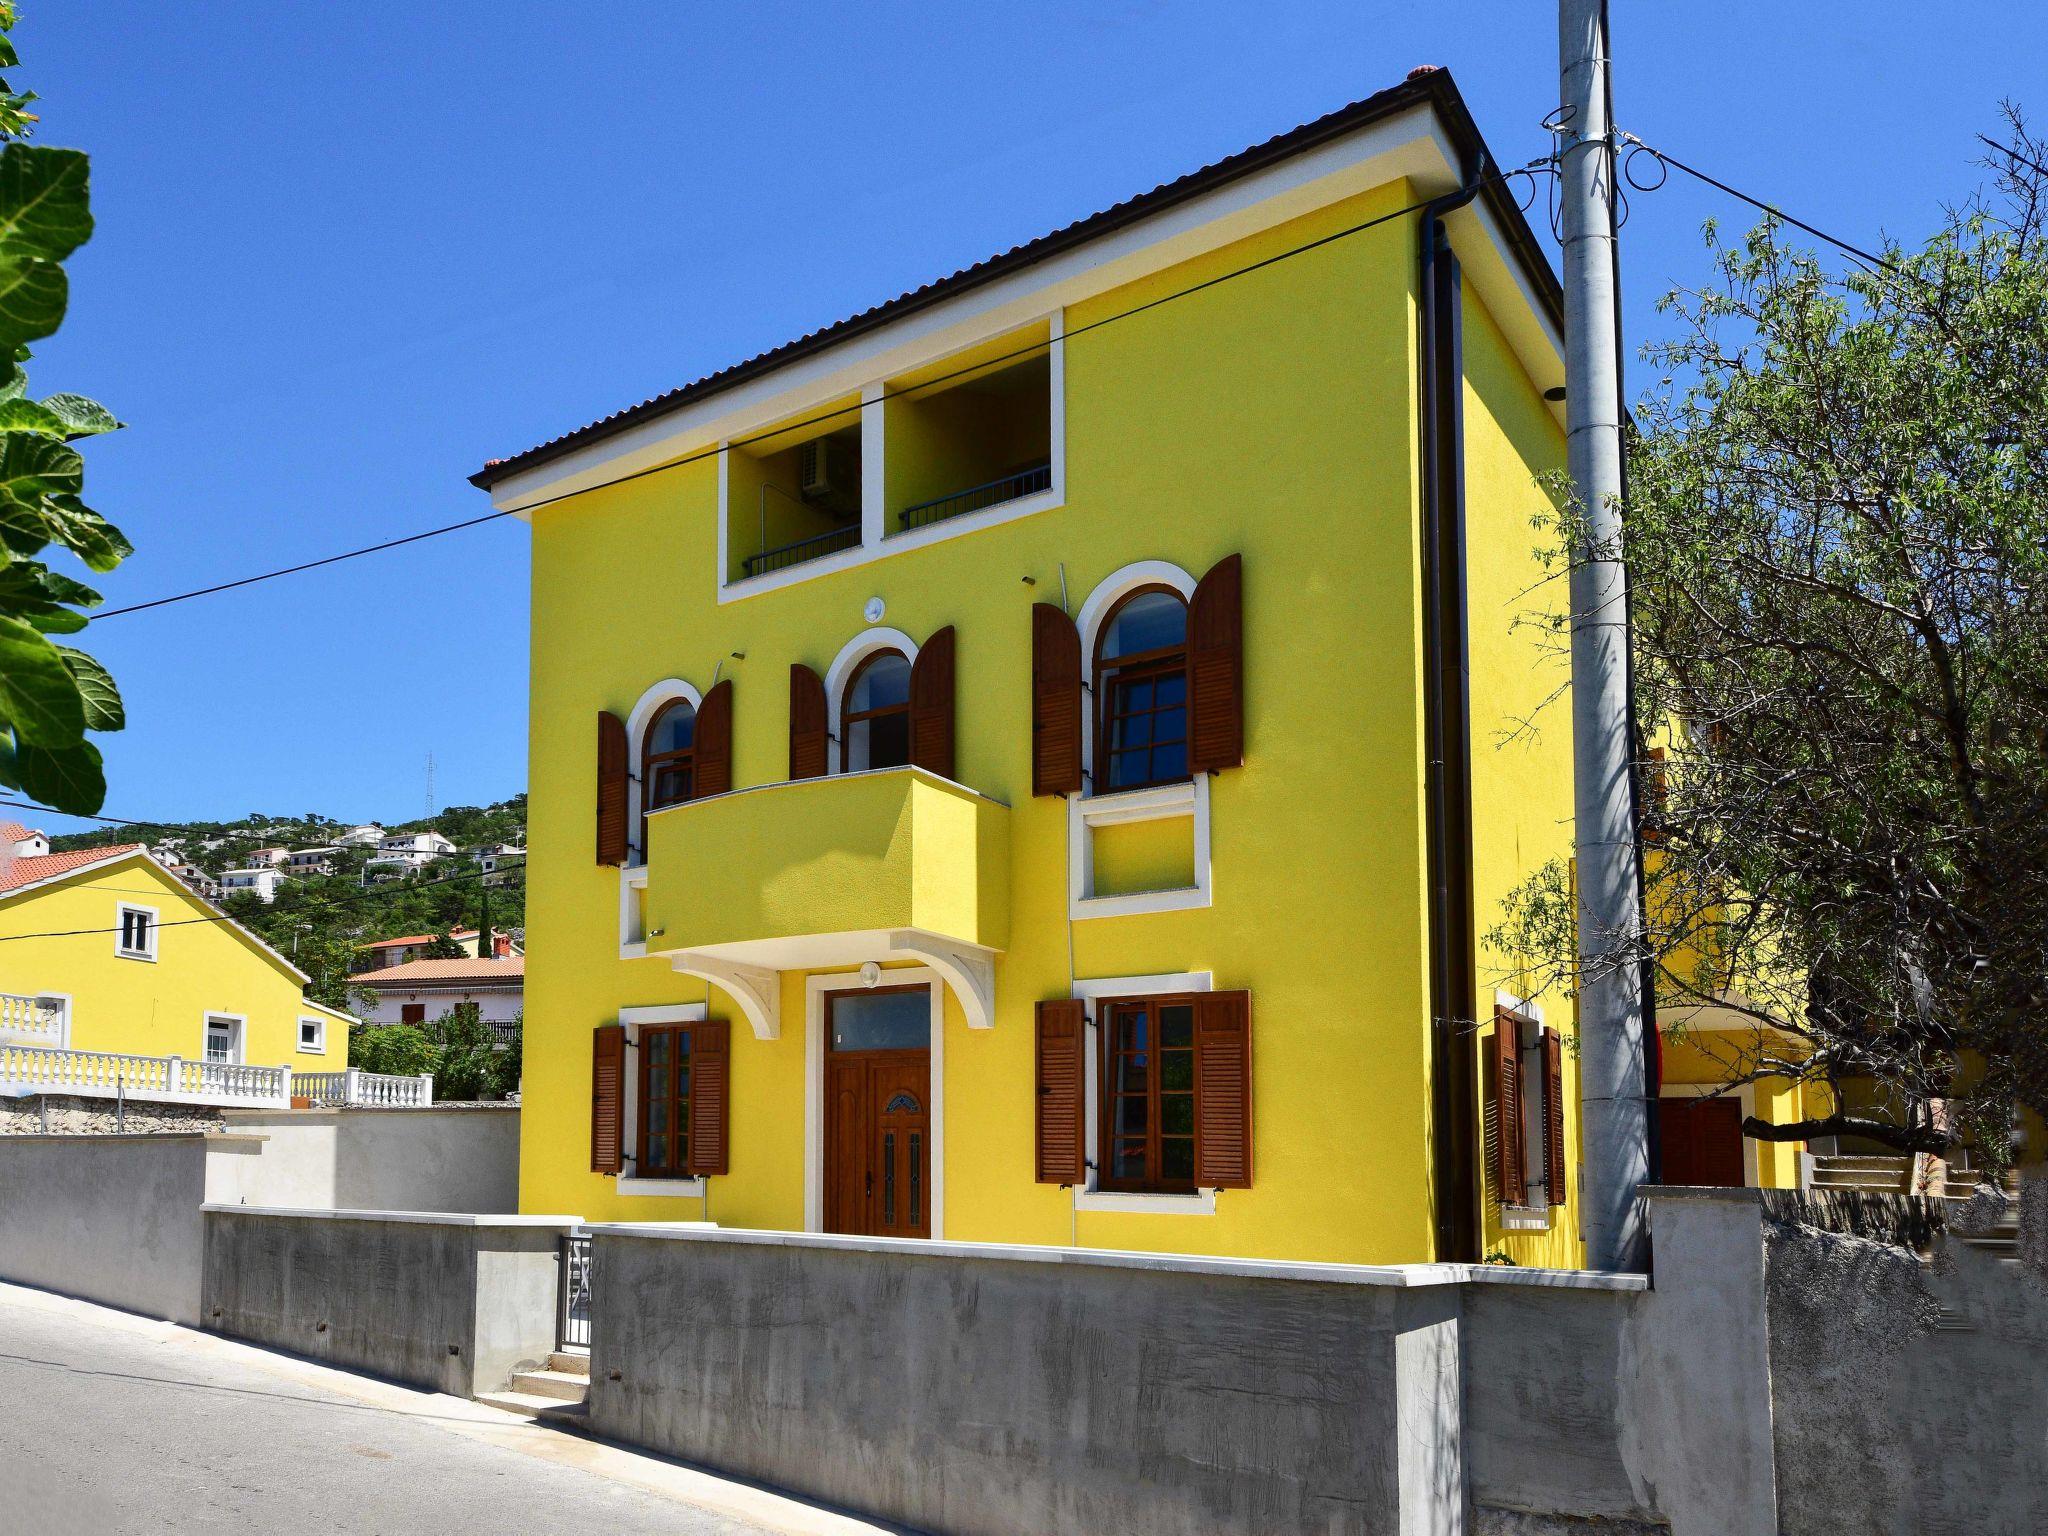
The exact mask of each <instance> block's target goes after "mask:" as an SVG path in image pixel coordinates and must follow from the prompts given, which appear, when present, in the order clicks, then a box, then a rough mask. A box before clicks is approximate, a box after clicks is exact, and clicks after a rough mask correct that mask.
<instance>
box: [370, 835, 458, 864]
mask: <svg viewBox="0 0 2048 1536" xmlns="http://www.w3.org/2000/svg"><path fill="white" fill-rule="evenodd" d="M377 851H378V852H379V853H416V854H419V855H420V856H421V857H422V858H425V859H440V858H446V857H447V856H448V855H449V854H451V853H453V852H454V851H455V844H454V843H452V842H450V841H449V840H448V839H447V838H445V837H443V836H442V835H441V834H440V833H438V832H392V833H389V834H387V835H386V836H383V837H380V838H378V839H377Z"/></svg>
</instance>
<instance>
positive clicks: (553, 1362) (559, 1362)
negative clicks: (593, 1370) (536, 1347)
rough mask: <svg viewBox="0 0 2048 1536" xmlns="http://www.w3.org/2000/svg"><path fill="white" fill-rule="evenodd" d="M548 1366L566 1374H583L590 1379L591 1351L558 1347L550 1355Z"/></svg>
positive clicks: (582, 1375) (585, 1378)
mask: <svg viewBox="0 0 2048 1536" xmlns="http://www.w3.org/2000/svg"><path fill="white" fill-rule="evenodd" d="M547 1368H548V1369H549V1370H551V1371H560V1372H562V1373H563V1374H564V1375H566V1376H581V1377H582V1378H583V1379H584V1380H585V1381H588V1380H590V1351H589V1350H587V1349H558V1350H556V1351H555V1352H554V1353H553V1354H552V1355H549V1356H548V1366H547Z"/></svg>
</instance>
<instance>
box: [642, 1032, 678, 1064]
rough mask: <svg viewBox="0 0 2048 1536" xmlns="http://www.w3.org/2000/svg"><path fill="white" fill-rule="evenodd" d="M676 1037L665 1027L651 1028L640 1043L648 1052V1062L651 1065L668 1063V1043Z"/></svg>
mask: <svg viewBox="0 0 2048 1536" xmlns="http://www.w3.org/2000/svg"><path fill="white" fill-rule="evenodd" d="M674 1038H675V1036H673V1035H671V1034H670V1033H669V1032H668V1031H667V1030H665V1029H650V1030H649V1031H648V1032H647V1033H646V1035H645V1036H644V1037H643V1038H642V1039H641V1042H640V1044H641V1047H642V1048H643V1049H644V1050H645V1051H646V1052H647V1064H648V1065H649V1066H650V1067H660V1066H666V1065H667V1064H668V1045H669V1041H671V1040H673V1039H674Z"/></svg>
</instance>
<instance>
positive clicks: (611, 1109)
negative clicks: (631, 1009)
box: [590, 1024, 626, 1173]
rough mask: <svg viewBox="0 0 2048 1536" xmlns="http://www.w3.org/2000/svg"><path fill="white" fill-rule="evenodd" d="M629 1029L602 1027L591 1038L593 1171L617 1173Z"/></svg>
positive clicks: (619, 1160) (623, 1120) (591, 1157)
mask: <svg viewBox="0 0 2048 1536" xmlns="http://www.w3.org/2000/svg"><path fill="white" fill-rule="evenodd" d="M625 1093H626V1026H625V1025H623V1024H600V1025H598V1026H597V1032H596V1033H595V1034H593V1035H592V1036H591V1038H590V1171H591V1172H592V1173H617V1172H618V1171H619V1167H620V1162H621V1158H620V1153H621V1152H622V1150H623V1148H622V1146H621V1138H622V1137H623V1135H624V1133H625V1128H626V1115H625Z"/></svg>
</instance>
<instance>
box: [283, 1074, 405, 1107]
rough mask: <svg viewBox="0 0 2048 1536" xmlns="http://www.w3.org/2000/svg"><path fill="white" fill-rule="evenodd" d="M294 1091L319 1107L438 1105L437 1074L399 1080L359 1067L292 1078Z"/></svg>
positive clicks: (390, 1075)
mask: <svg viewBox="0 0 2048 1536" xmlns="http://www.w3.org/2000/svg"><path fill="white" fill-rule="evenodd" d="M292 1092H294V1093H296V1094H298V1095H299V1096H300V1097H301V1098H307V1099H311V1100H312V1101H313V1102H314V1103H315V1104H333V1105H338V1106H342V1107H344V1108H350V1109H357V1108H371V1109H425V1108H426V1107H427V1106H429V1105H430V1104H432V1103H433V1102H434V1074H433V1073H431V1072H422V1073H421V1074H420V1075H419V1076H418V1077H399V1076H396V1075H395V1074H393V1073H390V1072H364V1071H362V1070H360V1069H359V1068H356V1067H350V1068H349V1069H348V1070H347V1071H345V1072H299V1073H296V1074H294V1075H293V1077H292Z"/></svg>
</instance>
